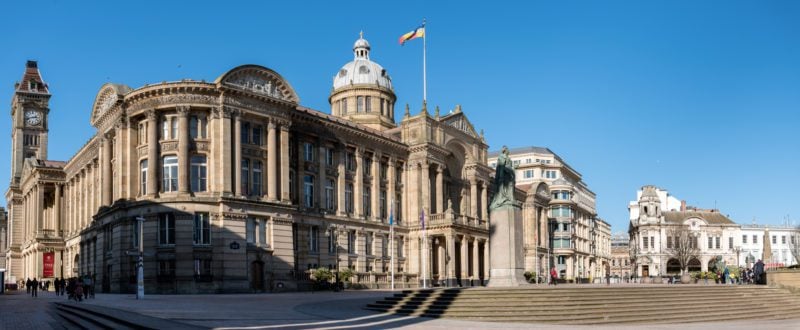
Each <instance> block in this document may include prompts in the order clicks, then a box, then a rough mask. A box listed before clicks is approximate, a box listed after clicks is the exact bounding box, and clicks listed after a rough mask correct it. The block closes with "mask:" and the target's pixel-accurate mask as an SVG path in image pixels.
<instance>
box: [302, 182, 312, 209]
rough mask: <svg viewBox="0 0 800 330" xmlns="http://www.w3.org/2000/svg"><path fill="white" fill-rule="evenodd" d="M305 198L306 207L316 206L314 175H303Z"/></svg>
mask: <svg viewBox="0 0 800 330" xmlns="http://www.w3.org/2000/svg"><path fill="white" fill-rule="evenodd" d="M303 199H304V203H303V205H305V206H306V207H314V176H313V175H306V176H304V177H303Z"/></svg>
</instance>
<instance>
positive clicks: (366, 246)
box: [364, 233, 373, 256]
mask: <svg viewBox="0 0 800 330" xmlns="http://www.w3.org/2000/svg"><path fill="white" fill-rule="evenodd" d="M364 239H365V242H364V249H365V252H366V255H368V256H371V255H372V244H373V239H372V233H367V235H366V236H365V237H364Z"/></svg>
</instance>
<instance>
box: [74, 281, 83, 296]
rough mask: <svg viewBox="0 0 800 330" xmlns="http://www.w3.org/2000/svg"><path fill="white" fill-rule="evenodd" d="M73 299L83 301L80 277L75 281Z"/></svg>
mask: <svg viewBox="0 0 800 330" xmlns="http://www.w3.org/2000/svg"><path fill="white" fill-rule="evenodd" d="M75 300H76V301H83V281H82V280H81V279H80V278H78V281H77V282H75Z"/></svg>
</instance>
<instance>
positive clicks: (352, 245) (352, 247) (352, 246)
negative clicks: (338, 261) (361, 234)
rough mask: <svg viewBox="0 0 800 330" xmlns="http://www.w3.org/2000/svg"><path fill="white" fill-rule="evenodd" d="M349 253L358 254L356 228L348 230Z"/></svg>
mask: <svg viewBox="0 0 800 330" xmlns="http://www.w3.org/2000/svg"><path fill="white" fill-rule="evenodd" d="M347 253H348V254H356V232H355V231H354V230H351V231H348V232H347Z"/></svg>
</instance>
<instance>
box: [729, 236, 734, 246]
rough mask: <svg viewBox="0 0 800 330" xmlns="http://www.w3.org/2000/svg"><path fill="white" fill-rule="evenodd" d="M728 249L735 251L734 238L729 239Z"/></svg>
mask: <svg viewBox="0 0 800 330" xmlns="http://www.w3.org/2000/svg"><path fill="white" fill-rule="evenodd" d="M728 248H729V249H733V237H732V236H731V237H728Z"/></svg>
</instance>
